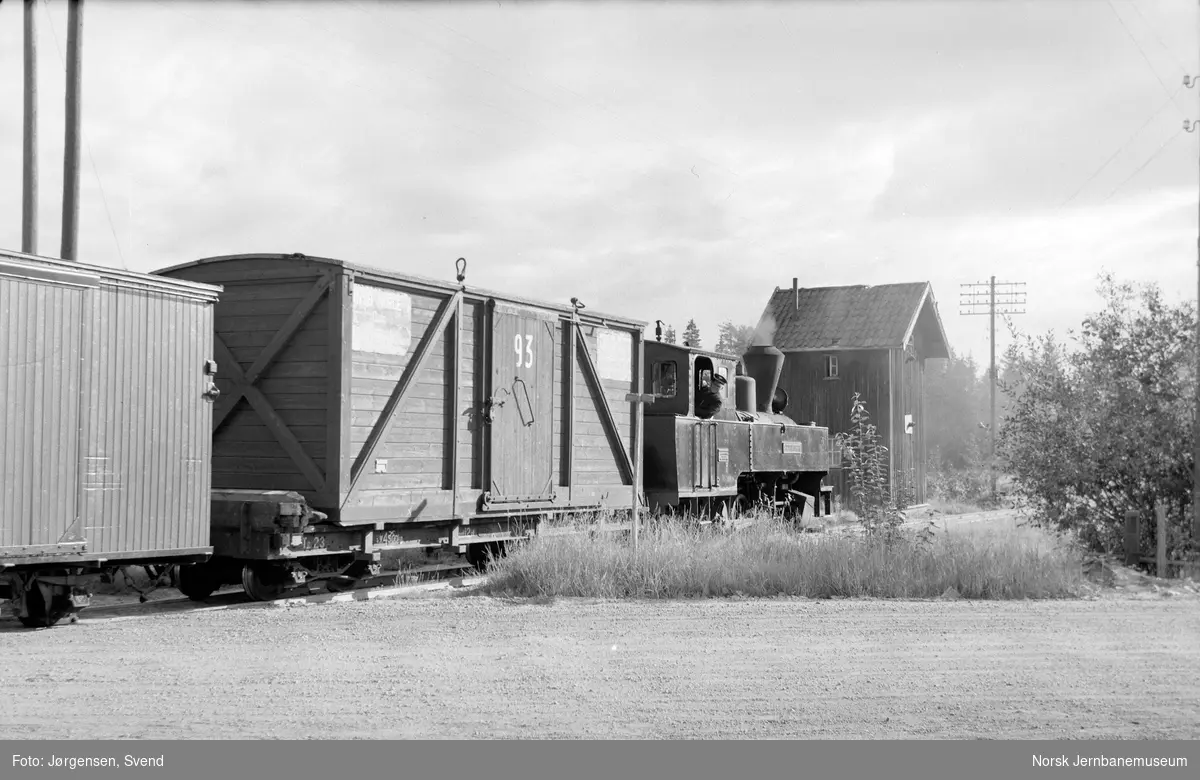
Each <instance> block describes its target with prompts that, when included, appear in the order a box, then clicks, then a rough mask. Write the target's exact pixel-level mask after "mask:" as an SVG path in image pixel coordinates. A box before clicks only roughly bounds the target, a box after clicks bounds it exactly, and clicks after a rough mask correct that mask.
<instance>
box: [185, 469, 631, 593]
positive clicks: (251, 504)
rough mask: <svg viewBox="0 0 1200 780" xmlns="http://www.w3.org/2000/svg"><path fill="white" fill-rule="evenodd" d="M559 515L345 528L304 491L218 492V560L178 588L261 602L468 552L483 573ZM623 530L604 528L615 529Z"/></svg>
mask: <svg viewBox="0 0 1200 780" xmlns="http://www.w3.org/2000/svg"><path fill="white" fill-rule="evenodd" d="M579 509H580V508H579V507H574V508H573V510H574V511H579ZM555 514H556V513H554V512H540V513H539V514H537V515H529V514H521V515H509V516H498V517H472V518H453V519H446V520H442V521H435V522H423V523H418V522H378V523H373V524H368V525H338V524H336V523H332V522H330V521H329V518H328V517H327V516H326V515H325V514H324V513H321V512H318V511H315V510H313V509H312V508H311V507H309V506H308V504H307V503H306V502H305V501H304V499H303V497H302V496H300V495H299V494H298V493H290V492H282V491H252V490H215V491H213V509H212V544H213V555H212V558H210V559H209V560H208V561H205V562H202V563H196V564H191V565H185V566H181V567H180V568H179V572H178V584H177V587H178V588H179V590H180V591H181V592H182V593H183V594H184V595H185V596H187V597H188V598H191V599H194V600H203V599H205V598H207V597H208V596H210V595H211V594H212V593H214V592H215V591H216V590H217V589H219V588H220V587H222V586H223V585H237V584H240V585H241V586H242V588H243V589H244V590H245V592H246V594H247V596H249V597H250V598H252V599H255V600H257V601H267V600H271V599H276V598H279V597H281V596H282V595H284V594H285V593H286V592H288V591H289V590H291V589H292V588H296V587H300V586H305V585H312V584H315V583H317V582H321V583H322V584H324V586H325V588H326V589H327V590H331V591H337V590H348V589H351V588H355V587H359V586H361V585H363V584H365V583H366V582H367V581H368V580H370V579H371V578H374V577H378V576H380V575H381V574H383V573H384V562H383V558H384V554H385V553H389V552H394V551H407V550H422V549H423V550H426V551H427V552H430V553H434V552H437V551H439V550H449V551H454V552H456V553H459V554H465V556H466V563H467V566H474V567H476V568H480V569H482V568H484V567H486V565H487V562H488V559H489V558H495V557H499V556H501V555H503V553H504V550H505V548H506V546H507V545H508V544H509V543H512V542H516V541H521V540H524V539H528V538H529V537H531V536H533V535H535V534H537V533H539V532H541V531H542V530H543V526H544V523H545V521H546V520H547V519H549V518H551V517H553V516H554V515H555ZM557 514H561V512H559V513H557ZM623 527H627V526H625V525H621V524H606V525H605V526H604V528H605V530H610V531H616V530H619V529H621V528H623ZM462 568H466V566H463V565H461V564H460V565H455V564H443V565H439V564H434V565H429V566H424V567H420V569H419V570H416V571H420V572H424V573H428V572H433V571H437V570H441V569H462ZM407 571H409V572H412V571H414V570H407Z"/></svg>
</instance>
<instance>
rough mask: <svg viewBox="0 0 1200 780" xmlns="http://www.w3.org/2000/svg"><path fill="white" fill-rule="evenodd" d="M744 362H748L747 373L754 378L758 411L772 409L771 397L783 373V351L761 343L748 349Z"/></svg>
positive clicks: (773, 395)
mask: <svg viewBox="0 0 1200 780" xmlns="http://www.w3.org/2000/svg"><path fill="white" fill-rule="evenodd" d="M742 362H743V363H745V364H746V373H747V374H749V375H750V376H751V377H753V378H754V385H755V390H756V391H757V392H756V395H757V396H758V411H760V412H769V411H771V399H773V398H774V397H775V388H777V387H778V386H779V375H780V374H781V373H783V353H782V352H780V351H779V350H777V349H775V347H772V346H767V345H761V344H759V345H755V346H753V347H750V348H749V349H748V350H746V354H745V355H743V356H742Z"/></svg>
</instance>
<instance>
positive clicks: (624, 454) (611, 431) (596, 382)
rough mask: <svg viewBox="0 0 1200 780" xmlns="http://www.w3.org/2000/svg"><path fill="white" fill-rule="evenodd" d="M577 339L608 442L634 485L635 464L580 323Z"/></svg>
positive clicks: (584, 371)
mask: <svg viewBox="0 0 1200 780" xmlns="http://www.w3.org/2000/svg"><path fill="white" fill-rule="evenodd" d="M574 329H575V339H576V345H575V346H576V354H577V355H578V356H581V357H582V358H583V359H582V360H580V361H579V363H580V364H581V365H582V366H583V375H584V376H585V377H586V378H587V380H588V382H589V383H590V384H591V386H592V390H593V391H595V393H596V398H597V399H598V403H597V404H596V410H597V411H598V412H599V413H600V421H601V422H602V423H603V424H604V430H605V432H606V434H607V435H608V441H609V443H610V444H611V445H612V448H613V449H614V450H616V451H617V453H619V455H620V464H621V473H622V474H623V475H624V477H625V478H626V479H628V480H629V484H631V485H632V484H633V462H632V461H631V460H630V458H629V452H628V451H626V449H625V445H624V443H622V442H621V431H620V429H619V428H618V427H617V422H616V420H615V419H613V413H612V407H610V406H609V405H608V396H607V395H606V394H605V392H604V385H603V384H602V383H601V382H600V374H599V372H597V371H596V364H595V363H593V362H592V354H591V352H589V351H588V346H587V339H586V338H584V336H583V331H582V330H581V329H580V328H579V325H578V323H575V324H574Z"/></svg>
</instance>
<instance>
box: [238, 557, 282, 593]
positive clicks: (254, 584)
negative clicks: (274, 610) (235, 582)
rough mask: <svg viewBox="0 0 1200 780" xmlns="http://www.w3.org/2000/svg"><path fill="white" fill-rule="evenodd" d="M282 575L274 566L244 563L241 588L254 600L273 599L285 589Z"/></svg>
mask: <svg viewBox="0 0 1200 780" xmlns="http://www.w3.org/2000/svg"><path fill="white" fill-rule="evenodd" d="M284 576H285V573H284V572H283V571H281V570H280V569H279V568H278V567H275V566H271V565H265V566H264V565H257V566H256V565H253V564H246V565H245V566H243V567H242V589H243V590H245V591H246V595H247V596H249V597H250V598H252V599H253V600H255V601H273V600H274V599H277V598H279V597H280V596H282V595H283V594H284V592H285V591H287V587H288V586H287V581H286V580H285V579H284Z"/></svg>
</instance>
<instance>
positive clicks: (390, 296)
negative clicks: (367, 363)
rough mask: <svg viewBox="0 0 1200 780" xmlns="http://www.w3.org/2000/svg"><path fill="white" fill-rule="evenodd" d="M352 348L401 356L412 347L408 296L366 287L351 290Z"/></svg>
mask: <svg viewBox="0 0 1200 780" xmlns="http://www.w3.org/2000/svg"><path fill="white" fill-rule="evenodd" d="M351 301H353V307H354V329H353V336H352V338H353V345H352V348H353V349H354V350H355V351H356V352H376V353H379V354H383V355H397V356H399V355H403V354H405V353H407V352H408V348H409V346H411V345H412V299H411V298H410V297H409V296H408V294H407V293H402V292H400V291H399V290H390V289H388V288H386V287H371V286H368V285H365V284H356V285H355V286H354V295H353V296H352V297H351Z"/></svg>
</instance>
